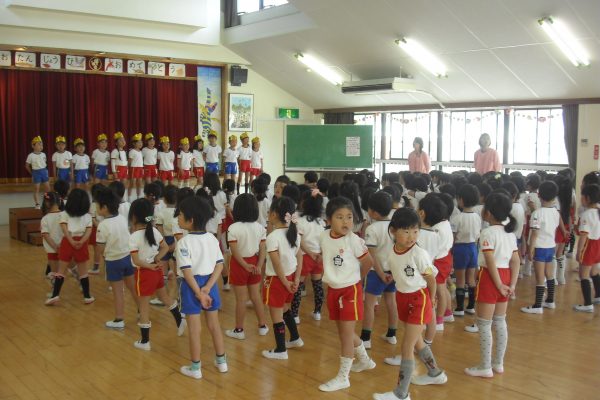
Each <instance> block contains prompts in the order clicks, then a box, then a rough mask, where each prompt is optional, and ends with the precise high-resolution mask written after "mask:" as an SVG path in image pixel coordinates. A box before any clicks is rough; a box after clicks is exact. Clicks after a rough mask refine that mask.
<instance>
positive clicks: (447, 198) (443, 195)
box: [431, 193, 454, 219]
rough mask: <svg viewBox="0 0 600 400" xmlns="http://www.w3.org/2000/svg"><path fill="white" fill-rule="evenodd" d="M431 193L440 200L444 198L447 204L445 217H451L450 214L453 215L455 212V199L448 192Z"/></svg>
mask: <svg viewBox="0 0 600 400" xmlns="http://www.w3.org/2000/svg"><path fill="white" fill-rule="evenodd" d="M431 194H433V195H434V196H437V197H439V198H440V200H442V201H443V202H444V204H445V205H446V218H444V219H449V218H450V216H451V215H452V213H453V212H454V199H453V198H452V197H450V195H449V194H447V193H431Z"/></svg>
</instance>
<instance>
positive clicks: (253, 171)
mask: <svg viewBox="0 0 600 400" xmlns="http://www.w3.org/2000/svg"><path fill="white" fill-rule="evenodd" d="M259 175H260V168H250V176H259Z"/></svg>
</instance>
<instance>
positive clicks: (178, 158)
mask: <svg viewBox="0 0 600 400" xmlns="http://www.w3.org/2000/svg"><path fill="white" fill-rule="evenodd" d="M177 170H178V171H179V173H181V157H177Z"/></svg>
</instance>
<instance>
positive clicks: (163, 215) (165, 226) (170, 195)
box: [155, 185, 177, 277]
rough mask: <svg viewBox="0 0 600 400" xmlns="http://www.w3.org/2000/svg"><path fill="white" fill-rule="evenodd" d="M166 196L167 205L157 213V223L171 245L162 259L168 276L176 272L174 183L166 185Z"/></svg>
mask: <svg viewBox="0 0 600 400" xmlns="http://www.w3.org/2000/svg"><path fill="white" fill-rule="evenodd" d="M164 198H165V207H164V208H162V209H161V210H160V211H159V212H158V213H157V214H156V221H155V224H156V227H157V228H158V231H159V232H160V234H161V235H162V236H163V238H164V240H165V242H166V243H167V245H168V246H169V251H168V252H167V254H166V255H165V256H164V257H163V259H162V261H164V262H166V263H167V264H166V265H163V276H166V277H168V276H169V275H171V274H173V273H175V272H176V268H175V258H174V257H173V252H174V251H175V234H174V232H173V224H174V223H175V221H176V219H175V204H176V203H177V187H175V186H173V185H167V186H166V187H165V195H164Z"/></svg>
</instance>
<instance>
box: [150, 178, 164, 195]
mask: <svg viewBox="0 0 600 400" xmlns="http://www.w3.org/2000/svg"><path fill="white" fill-rule="evenodd" d="M152 183H155V184H157V185H158V187H159V188H160V195H159V199H160V198H161V197H164V195H165V184H164V183H163V181H161V180H160V179H157V180H155V181H154V182H152Z"/></svg>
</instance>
